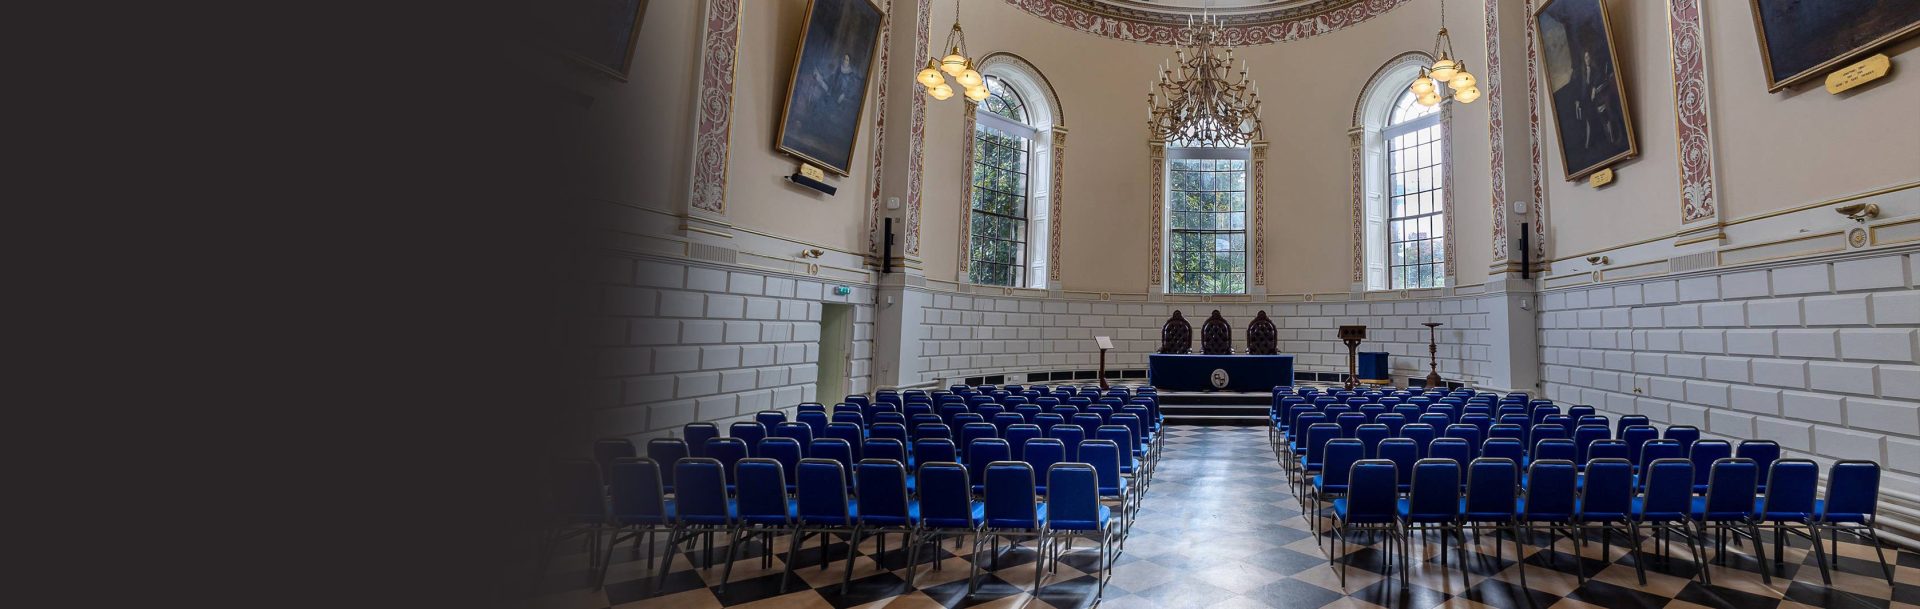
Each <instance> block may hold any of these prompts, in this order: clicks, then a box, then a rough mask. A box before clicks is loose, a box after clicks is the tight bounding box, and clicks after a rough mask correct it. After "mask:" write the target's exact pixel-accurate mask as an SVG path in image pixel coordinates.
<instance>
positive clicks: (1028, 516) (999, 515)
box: [983, 461, 1040, 529]
mask: <svg viewBox="0 0 1920 609" xmlns="http://www.w3.org/2000/svg"><path fill="white" fill-rule="evenodd" d="M983 473H984V474H985V481H984V482H983V484H984V485H985V493H986V497H987V499H986V516H987V522H986V525H987V526H988V527H990V528H1007V529H1037V528H1040V522H1039V508H1038V504H1036V503H1035V501H1034V494H1035V493H1036V492H1037V491H1038V489H1037V488H1036V486H1035V482H1034V477H1033V466H1031V465H1027V464H1026V462H1024V461H995V462H993V463H989V464H987V466H986V469H985V471H984V472H983Z"/></svg>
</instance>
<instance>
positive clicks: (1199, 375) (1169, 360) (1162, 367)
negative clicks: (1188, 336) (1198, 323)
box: [1147, 353, 1293, 392]
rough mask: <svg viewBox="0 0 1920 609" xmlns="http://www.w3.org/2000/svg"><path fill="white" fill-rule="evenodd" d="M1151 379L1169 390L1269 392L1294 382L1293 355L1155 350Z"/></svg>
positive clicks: (1150, 361)
mask: <svg viewBox="0 0 1920 609" xmlns="http://www.w3.org/2000/svg"><path fill="white" fill-rule="evenodd" d="M1216 372H1217V373H1219V374H1216ZM1147 380H1148V382H1151V383H1152V384H1153V386H1154V387H1158V388H1160V389H1162V390H1167V391H1255V392H1267V391H1272V390H1273V388H1274V387H1278V386H1282V385H1292V384H1293V356H1291V355H1194V354H1171V353H1155V354H1152V355H1148V356H1147Z"/></svg>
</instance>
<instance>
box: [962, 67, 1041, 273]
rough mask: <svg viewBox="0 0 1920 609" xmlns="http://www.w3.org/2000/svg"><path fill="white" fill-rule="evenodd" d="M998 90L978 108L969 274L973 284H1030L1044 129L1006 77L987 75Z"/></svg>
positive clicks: (989, 86) (989, 84) (989, 85)
mask: <svg viewBox="0 0 1920 609" xmlns="http://www.w3.org/2000/svg"><path fill="white" fill-rule="evenodd" d="M986 81H987V91H989V92H991V93H992V95H991V96H989V97H987V100H986V101H985V102H981V103H980V106H979V107H978V108H977V109H976V110H975V112H976V113H977V116H976V117H975V118H974V121H975V123H974V128H973V193H972V199H973V200H972V201H970V204H971V208H972V210H973V212H972V213H973V216H972V219H971V220H970V222H969V225H970V228H971V233H970V234H969V236H970V237H971V238H970V239H969V244H970V245H969V247H968V251H967V279H968V281H971V282H973V283H978V284H987V285H1002V286H1011V287H1025V286H1027V285H1028V284H1029V281H1028V277H1029V275H1028V271H1029V269H1028V263H1027V261H1028V260H1029V259H1030V258H1031V257H1032V256H1031V255H1030V253H1029V251H1028V242H1029V235H1031V234H1032V230H1031V229H1032V227H1031V226H1030V225H1029V215H1028V214H1029V210H1031V209H1032V207H1031V204H1032V201H1031V200H1032V198H1033V190H1032V189H1033V181H1034V174H1035V173H1037V172H1036V171H1034V168H1035V164H1034V163H1033V147H1034V140H1035V139H1036V138H1037V136H1038V130H1037V129H1035V128H1034V127H1033V124H1032V120H1031V119H1030V118H1029V117H1028V113H1027V102H1026V100H1025V99H1022V97H1021V95H1020V93H1019V91H1016V90H1014V88H1013V87H1012V86H1010V85H1008V84H1007V81H1006V80H1005V79H1003V78H1001V77H1000V76H997V75H993V74H989V75H987V76H986Z"/></svg>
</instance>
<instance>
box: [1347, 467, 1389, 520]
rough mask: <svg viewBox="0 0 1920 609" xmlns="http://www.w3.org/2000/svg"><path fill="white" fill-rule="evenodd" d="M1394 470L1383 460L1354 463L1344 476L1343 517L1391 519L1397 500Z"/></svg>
mask: <svg viewBox="0 0 1920 609" xmlns="http://www.w3.org/2000/svg"><path fill="white" fill-rule="evenodd" d="M1398 469H1399V466H1397V465H1395V464H1394V462H1392V461H1388V460H1386V459H1361V460H1359V461H1355V462H1354V463H1353V466H1352V467H1351V468H1350V469H1349V470H1348V471H1349V472H1350V473H1349V474H1348V475H1347V518H1348V519H1360V520H1373V521H1376V522H1377V521H1381V520H1391V519H1392V517H1393V515H1394V514H1395V513H1396V504H1397V503H1398V501H1399V497H1400V482H1399V480H1400V473H1399V472H1398V471H1397V470H1398Z"/></svg>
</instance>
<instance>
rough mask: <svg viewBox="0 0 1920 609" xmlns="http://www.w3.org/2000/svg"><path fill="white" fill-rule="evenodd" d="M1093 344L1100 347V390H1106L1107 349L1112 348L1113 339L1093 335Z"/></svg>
mask: <svg viewBox="0 0 1920 609" xmlns="http://www.w3.org/2000/svg"><path fill="white" fill-rule="evenodd" d="M1093 344H1094V346H1096V347H1099V348H1100V372H1099V375H1100V390H1101V391H1106V390H1107V350H1108V349H1112V348H1113V339H1112V338H1109V337H1106V336H1095V337H1093Z"/></svg>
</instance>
